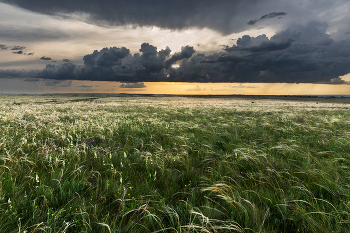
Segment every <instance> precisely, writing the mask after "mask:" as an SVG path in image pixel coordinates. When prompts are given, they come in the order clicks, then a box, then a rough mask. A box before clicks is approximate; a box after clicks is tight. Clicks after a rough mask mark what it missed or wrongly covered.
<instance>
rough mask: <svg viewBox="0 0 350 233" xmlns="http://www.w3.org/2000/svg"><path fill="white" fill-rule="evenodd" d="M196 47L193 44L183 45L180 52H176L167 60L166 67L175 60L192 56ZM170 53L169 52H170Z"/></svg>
mask: <svg viewBox="0 0 350 233" xmlns="http://www.w3.org/2000/svg"><path fill="white" fill-rule="evenodd" d="M194 52H195V51H194V49H193V47H191V46H188V45H187V46H185V47H181V52H180V53H175V54H174V55H173V56H172V57H171V58H170V59H169V60H167V61H166V62H165V67H166V68H169V67H170V66H171V65H172V64H174V63H175V62H177V61H179V60H182V59H184V58H190V57H192V55H193V54H194ZM168 55H169V54H168Z"/></svg>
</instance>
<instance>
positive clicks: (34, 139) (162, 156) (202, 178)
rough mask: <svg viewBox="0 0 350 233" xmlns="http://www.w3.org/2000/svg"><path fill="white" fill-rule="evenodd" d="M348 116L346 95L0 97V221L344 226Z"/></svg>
mask: <svg viewBox="0 0 350 233" xmlns="http://www.w3.org/2000/svg"><path fill="white" fill-rule="evenodd" d="M55 98H56V97H55ZM349 119H350V111H349V105H348V104H346V103H316V102H305V101H304V102H298V101H282V100H254V103H252V102H251V101H248V100H245V99H229V98H227V99H226V98H213V99H209V98H208V99H197V98H180V97H176V98H175V97H174V98H166V97H163V98H155V97H148V98H139V97H132V98H130V97H113V98H112V97H110V98H101V99H96V98H93V99H89V98H84V99H82V98H72V97H57V98H56V99H55V101H52V99H50V98H49V97H13V96H2V97H1V103H0V131H1V135H2V136H1V138H0V229H1V231H3V232H347V231H350V196H349V195H350V186H349V185H350V181H349V177H350V163H349V156H350V155H349V152H350V120H349Z"/></svg>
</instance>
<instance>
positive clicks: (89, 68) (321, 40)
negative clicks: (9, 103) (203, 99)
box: [31, 21, 350, 88]
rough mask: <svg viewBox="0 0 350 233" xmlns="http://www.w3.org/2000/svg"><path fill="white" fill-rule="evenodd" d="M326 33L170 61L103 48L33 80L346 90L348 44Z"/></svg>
mask: <svg viewBox="0 0 350 233" xmlns="http://www.w3.org/2000/svg"><path fill="white" fill-rule="evenodd" d="M327 29H328V25H327V24H326V23H322V22H317V21H312V22H308V23H306V24H295V25H291V27H290V28H288V29H285V30H282V31H280V32H278V33H276V34H275V35H274V36H272V37H271V38H268V37H267V36H266V35H260V36H257V37H251V36H248V35H245V36H242V37H241V38H239V39H237V43H236V44H234V45H231V46H226V47H225V48H224V49H223V50H222V51H221V52H219V53H214V54H211V55H204V54H200V53H196V52H195V50H194V48H193V47H191V46H189V45H187V46H183V47H182V48H181V51H179V52H176V53H174V54H172V55H171V50H170V48H169V47H166V48H165V49H161V50H158V49H157V47H155V46H153V45H151V44H149V43H143V44H141V48H140V49H139V53H135V54H131V52H130V50H129V49H127V48H125V47H110V48H103V49H102V50H99V51H98V50H95V51H94V52H93V53H91V54H87V55H85V56H84V58H83V61H84V65H76V64H74V63H72V62H65V63H63V64H58V65H53V64H49V65H47V66H46V68H45V69H43V70H41V71H35V72H34V71H33V72H32V73H31V75H32V76H31V77H33V78H43V79H55V80H91V81H120V82H122V83H124V87H125V88H126V87H127V85H129V84H130V83H142V82H236V83H246V82H247V83H249V82H251V83H263V82H266V83H272V82H276V83H329V84H345V83H346V82H345V81H344V80H342V79H341V78H339V77H340V76H343V75H345V74H348V73H350V41H349V40H339V41H335V40H333V39H332V38H331V37H330V35H329V34H327ZM173 64H177V65H178V67H177V68H173V67H172V65H173ZM130 85H131V84H130Z"/></svg>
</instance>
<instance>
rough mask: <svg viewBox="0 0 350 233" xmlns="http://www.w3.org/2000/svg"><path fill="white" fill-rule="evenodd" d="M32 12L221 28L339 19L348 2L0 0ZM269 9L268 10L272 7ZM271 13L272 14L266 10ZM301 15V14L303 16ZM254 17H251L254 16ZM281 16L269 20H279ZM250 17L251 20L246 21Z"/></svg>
mask: <svg viewBox="0 0 350 233" xmlns="http://www.w3.org/2000/svg"><path fill="white" fill-rule="evenodd" d="M0 2H3V3H6V4H11V5H14V6H17V7H20V8H24V9H26V10H30V11H32V12H37V13H40V14H47V15H54V16H60V17H64V18H74V19H78V20H83V21H85V22H88V23H92V24H95V25H100V26H111V25H112V26H116V25H117V26H118V25H119V26H125V25H134V26H141V27H142V26H156V27H159V28H166V29H171V30H184V29H188V28H199V29H202V28H209V29H212V30H215V31H218V32H220V33H222V34H231V33H238V32H242V31H244V30H247V29H250V28H251V27H252V26H253V25H254V24H256V23H257V22H260V21H262V20H266V19H271V18H276V17H281V16H284V15H285V14H286V13H285V12H286V11H288V15H289V16H290V20H284V21H285V22H283V23H285V24H287V23H288V22H292V21H294V22H298V23H302V22H305V20H310V19H315V20H321V19H323V20H326V21H330V20H332V19H338V18H339V14H338V15H337V14H336V13H335V14H334V15H333V14H327V12H328V11H330V10H334V9H336V10H337V11H338V10H339V9H338V7H339V6H340V5H343V6H344V1H343V0H333V1H319V0H308V1H307V2H305V3H304V1H303V3H300V4H296V3H295V2H293V1H287V0H264V1H257V0H216V1H198V0H178V1H173V0H129V1H123V0H114V1H110V0H84V1H83V0H75V1H71V0H60V1H55V0H45V1H42V0H31V1H28V0H0ZM269 12H270V13H269ZM266 13H268V14H266ZM300 16H302V17H300ZM252 19H253V20H252ZM277 21H278V20H269V21H268V22H269V24H270V25H274V26H276V27H279V26H278V23H279V22H277ZM247 22H248V23H247Z"/></svg>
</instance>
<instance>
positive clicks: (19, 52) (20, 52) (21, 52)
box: [12, 50, 23, 54]
mask: <svg viewBox="0 0 350 233" xmlns="http://www.w3.org/2000/svg"><path fill="white" fill-rule="evenodd" d="M12 53H15V54H23V51H22V50H21V51H17V52H12Z"/></svg>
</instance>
